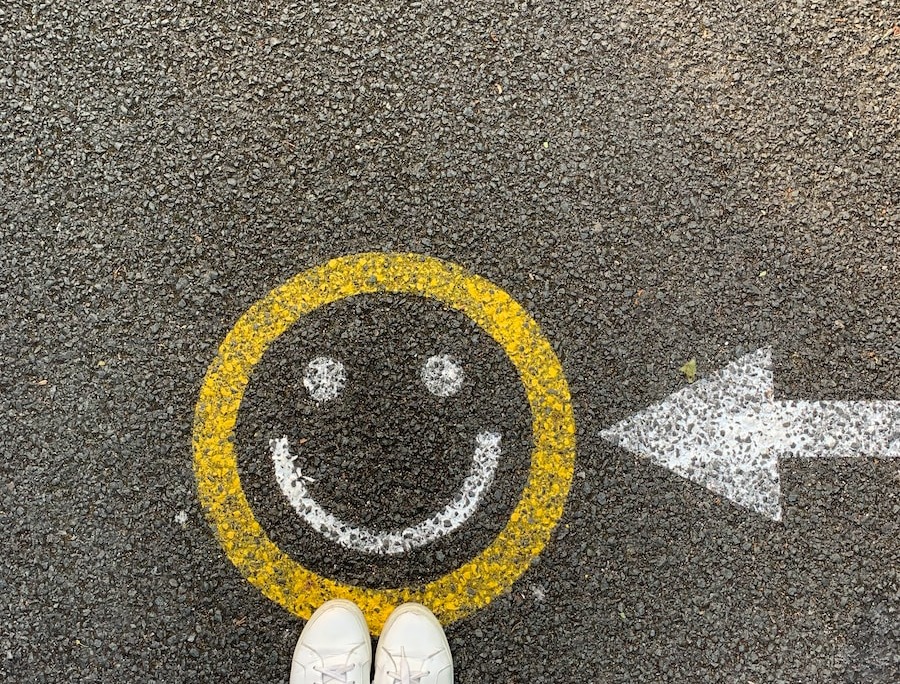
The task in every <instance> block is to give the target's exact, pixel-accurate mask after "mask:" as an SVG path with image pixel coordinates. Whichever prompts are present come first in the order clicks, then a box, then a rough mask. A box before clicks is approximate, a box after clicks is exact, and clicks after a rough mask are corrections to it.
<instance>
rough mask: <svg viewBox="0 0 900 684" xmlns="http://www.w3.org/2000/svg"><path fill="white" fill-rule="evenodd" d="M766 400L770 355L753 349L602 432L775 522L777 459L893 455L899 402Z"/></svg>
mask: <svg viewBox="0 0 900 684" xmlns="http://www.w3.org/2000/svg"><path fill="white" fill-rule="evenodd" d="M774 395H775V392H774V383H773V378H772V352H771V349H769V348H765V349H760V350H759V351H756V352H753V353H752V354H747V355H746V356H743V357H741V358H740V359H738V360H737V361H735V362H734V363H731V364H729V365H728V366H726V367H725V368H723V369H722V370H721V371H719V372H717V373H715V374H714V375H712V376H711V377H709V378H707V379H704V380H701V381H699V382H697V383H695V384H693V385H690V386H688V387H685V388H684V389H682V390H680V391H678V392H675V393H674V394H672V395H670V396H669V397H666V398H665V399H664V400H663V401H661V402H660V403H658V404H655V405H653V406H651V407H649V408H647V409H645V410H643V411H640V412H638V413H636V414H635V415H633V416H631V417H630V418H626V419H625V420H622V421H621V422H619V423H617V424H616V425H614V426H613V427H611V428H609V429H607V430H604V431H603V432H601V435H602V436H603V437H604V439H607V440H608V441H610V442H613V443H614V444H618V445H619V446H621V447H623V448H625V449H628V450H629V451H631V452H633V453H635V454H638V455H641V456H645V457H647V458H649V459H650V460H651V461H652V462H653V463H656V464H657V465H661V466H664V467H666V468H668V469H669V470H672V471H674V472H675V473H677V474H678V475H681V476H682V477H684V478H687V479H688V480H691V481H693V482H696V483H697V484H700V485H703V486H704V487H706V488H707V489H709V490H711V491H712V492H715V493H716V494H719V495H721V496H724V497H727V498H728V499H731V500H732V501H734V502H735V503H737V504H739V505H741V506H745V507H746V508H749V509H751V510H753V511H756V512H757V513H760V514H762V515H765V516H767V517H769V518H771V519H772V520H776V521H777V520H781V486H780V480H779V476H778V459H779V458H782V457H793V458H845V457H857V456H875V457H879V458H897V457H900V401H776V400H775V397H774Z"/></svg>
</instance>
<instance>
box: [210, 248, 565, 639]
mask: <svg viewBox="0 0 900 684" xmlns="http://www.w3.org/2000/svg"><path fill="white" fill-rule="evenodd" d="M374 293H399V294H411V295H418V296H422V297H429V298H432V299H436V300H438V301H439V302H442V303H444V304H445V305H447V306H449V307H451V308H453V309H456V310H457V311H460V312H462V313H464V314H466V315H467V316H469V318H471V319H472V320H473V321H475V323H477V324H478V325H479V326H480V327H481V328H483V329H484V330H485V332H487V333H488V334H489V335H490V336H491V337H492V338H493V339H494V340H495V341H496V342H497V343H498V344H499V345H500V346H501V347H502V348H503V350H504V351H505V352H506V354H507V356H508V357H509V359H510V361H512V363H513V364H514V365H515V367H516V369H517V371H518V373H519V377H520V379H521V381H522V384H523V385H524V387H525V393H526V397H527V399H528V403H529V406H530V408H531V413H532V419H533V420H532V434H533V440H534V449H533V451H532V455H531V467H530V472H529V476H528V481H527V483H526V485H525V487H524V489H523V491H522V496H521V498H520V499H519V502H518V504H517V505H516V508H515V509H514V510H513V512H512V514H511V515H510V518H509V521H508V522H507V524H506V526H505V527H504V528H503V530H501V532H500V533H499V534H498V535H497V537H496V538H495V539H494V541H493V542H491V544H490V545H488V546H487V547H486V548H485V549H484V550H483V551H482V552H481V553H480V554H478V555H477V556H476V557H475V558H473V559H472V560H470V561H468V562H467V563H465V564H463V565H461V566H460V567H459V568H457V569H456V570H453V571H451V572H449V573H447V574H446V575H444V576H442V577H439V578H438V579H436V580H434V581H432V582H429V583H428V584H426V585H424V586H421V587H400V588H388V589H376V588H368V587H360V586H355V585H351V584H345V583H342V582H338V581H335V580H332V579H329V578H327V577H322V576H321V575H318V574H316V573H314V572H312V571H310V570H308V569H306V568H304V567H303V566H302V565H300V564H299V563H297V562H296V561H295V560H293V559H292V558H290V557H289V556H288V555H287V554H286V553H284V552H283V551H282V550H281V549H279V548H278V547H277V546H276V545H275V543H274V542H272V541H271V540H270V539H269V537H268V535H267V534H266V533H265V531H264V530H263V529H262V527H261V526H260V524H259V523H258V522H257V520H256V518H255V516H254V515H253V511H252V510H251V509H250V504H249V503H248V501H247V499H246V497H245V495H244V491H243V489H242V488H241V482H240V477H239V474H238V467H237V458H236V456H235V451H234V444H233V436H234V427H235V424H236V422H237V416H238V410H239V408H240V405H241V399H242V398H243V395H244V391H245V389H246V387H247V383H248V382H249V379H250V373H251V372H252V370H253V368H254V366H256V364H257V363H258V362H259V360H260V359H261V358H262V356H263V354H264V352H265V351H266V349H267V348H268V346H269V345H270V344H271V343H272V342H273V341H275V339H277V338H278V337H279V336H280V335H281V334H283V333H284V332H285V331H286V330H287V329H288V328H289V327H291V326H292V325H293V324H294V323H295V322H296V321H297V320H298V319H299V318H300V317H301V316H303V315H304V314H307V313H309V312H311V311H313V310H314V309H317V308H319V307H321V306H325V305H326V304H330V303H333V302H336V301H338V300H340V299H344V298H346V297H351V296H354V295H359V294H374ZM193 448H194V474H195V476H196V479H197V489H198V492H199V497H200V502H201V504H202V506H203V508H204V509H205V512H206V515H207V518H208V519H209V521H210V523H211V524H212V525H213V527H214V528H215V530H216V533H217V535H218V538H219V542H220V543H221V545H222V548H223V549H224V551H225V553H226V555H227V556H228V558H229V559H230V560H231V562H232V563H234V565H235V566H236V567H237V568H238V570H239V571H240V572H241V573H242V574H243V575H244V576H245V577H246V578H247V580H248V581H249V582H250V583H251V584H253V585H254V586H255V587H257V588H258V589H259V590H260V591H261V592H262V593H263V594H264V595H265V596H267V597H268V598H270V599H272V600H273V601H275V602H276V603H278V604H280V605H281V606H282V607H284V608H285V609H287V610H288V611H290V612H291V613H293V614H294V615H296V616H297V617H300V618H303V619H308V618H309V616H310V615H311V614H312V611H313V610H314V609H315V608H316V607H318V606H319V605H321V604H322V603H323V602H324V601H326V600H328V599H330V598H345V599H349V600H351V601H354V602H355V603H356V604H357V605H359V606H360V608H361V609H362V611H363V613H364V614H365V615H366V618H367V620H368V622H369V627H370V629H371V630H372V633H373V634H378V633H379V632H380V631H381V628H382V626H383V625H384V621H385V620H386V619H387V616H388V614H389V613H390V612H391V610H392V609H393V608H394V607H395V606H397V605H399V604H400V603H403V602H404V601H418V602H420V603H424V604H425V605H427V606H428V607H429V608H431V610H432V611H434V613H435V615H437V617H438V619H440V620H441V621H442V622H443V623H445V624H446V623H449V622H453V621H455V620H458V619H459V618H462V617H464V616H466V615H468V614H470V613H472V612H474V611H476V610H478V609H480V608H483V607H484V606H486V605H487V604H488V603H490V602H491V600H493V599H494V598H495V597H497V596H499V595H500V594H501V593H503V592H504V591H505V590H506V589H508V588H509V587H510V586H511V585H512V583H513V582H515V581H516V580H517V579H518V578H519V577H520V576H521V575H522V573H524V572H525V570H526V569H527V568H528V566H529V565H530V564H531V562H532V561H533V560H534V559H535V558H536V557H537V556H538V554H540V552H541V551H542V550H543V548H544V546H545V544H546V543H547V541H548V540H549V538H550V534H551V532H552V531H553V528H554V527H555V526H556V523H557V522H558V521H559V518H560V516H561V515H562V512H563V505H564V504H565V500H566V497H567V496H568V493H569V486H570V484H571V481H572V474H573V471H574V464H575V420H574V417H573V415H572V407H571V404H570V396H569V388H568V385H567V384H566V380H565V377H564V376H563V370H562V366H561V365H560V362H559V359H558V358H557V357H556V354H555V353H554V352H553V349H552V347H551V346H550V343H549V342H548V341H547V340H546V339H545V338H544V336H543V335H542V334H541V331H540V328H539V327H538V324H537V323H536V322H535V321H534V319H533V318H531V316H529V315H528V313H527V312H526V311H525V310H524V309H523V308H522V307H521V306H520V305H519V304H518V303H516V302H515V300H513V299H512V297H510V296H509V295H508V294H506V292H504V291H503V290H501V289H500V288H499V287H497V286H496V285H494V284H493V283H491V282H490V281H488V280H486V279H484V278H481V277H480V276H477V275H474V274H471V273H469V272H467V271H465V270H464V269H463V268H462V267H460V266H457V265H456V264H452V263H449V262H445V261H441V260H438V259H434V258H432V257H426V256H423V255H419V254H395V253H383V252H370V253H363V254H355V255H350V256H345V257H340V258H337V259H333V260H331V261H329V262H327V263H325V264H323V265H320V266H317V267H315V268H312V269H310V270H308V271H305V272H303V273H300V274H298V275H296V276H295V277H293V278H292V279H290V280H289V281H287V282H286V283H284V284H283V285H280V286H279V287H277V288H275V289H274V290H272V291H271V292H270V293H269V294H268V295H267V296H265V297H264V298H263V299H261V300H259V301H258V302H256V303H255V304H253V305H252V306H251V307H250V308H249V309H248V310H247V311H246V313H244V314H243V315H242V316H241V317H240V319H238V321H237V323H235V325H234V327H233V328H232V329H231V330H230V331H229V333H228V335H227V336H226V337H225V340H224V341H223V342H222V344H221V346H220V347H219V352H218V354H217V356H216V358H215V359H214V360H213V362H212V363H211V364H210V366H209V368H208V369H207V372H206V376H205V378H204V380H203V386H202V387H201V389H200V396H199V399H198V401H197V406H196V410H195V414H194V433H193Z"/></svg>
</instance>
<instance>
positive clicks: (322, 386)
mask: <svg viewBox="0 0 900 684" xmlns="http://www.w3.org/2000/svg"><path fill="white" fill-rule="evenodd" d="M346 384H347V373H346V371H345V370H344V364H342V363H341V362H340V361H338V360H337V359H332V358H330V357H328V356H317V357H316V358H314V359H313V360H312V361H310V362H309V363H308V364H306V371H305V372H304V373H303V386H304V387H306V391H307V392H309V396H310V397H312V399H313V401H318V402H323V401H331V400H332V399H334V398H335V397H337V395H338V394H340V393H341V390H342V389H344V385H346Z"/></svg>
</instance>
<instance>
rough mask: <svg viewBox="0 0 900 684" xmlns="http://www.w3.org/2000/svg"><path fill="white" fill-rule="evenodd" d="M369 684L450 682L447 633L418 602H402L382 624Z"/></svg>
mask: <svg viewBox="0 0 900 684" xmlns="http://www.w3.org/2000/svg"><path fill="white" fill-rule="evenodd" d="M372 684H453V657H452V656H451V655H450V644H448V643H447V636H446V635H445V634H444V629H443V628H442V627H441V623H440V622H438V619H437V618H436V617H435V616H434V615H433V614H432V612H431V611H430V610H428V609H427V608H426V607H425V606H423V605H422V604H420V603H404V604H403V605H402V606H399V607H398V608H396V609H395V610H394V612H393V613H391V615H390V617H388V619H387V622H385V623H384V629H383V630H382V632H381V637H380V638H379V639H378V648H376V649H375V679H373V680H372Z"/></svg>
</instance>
